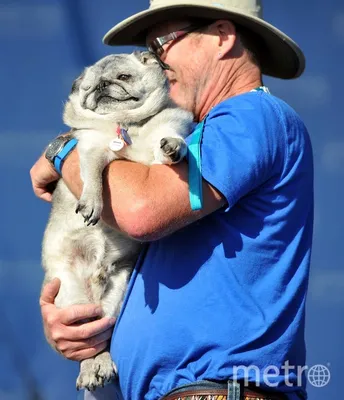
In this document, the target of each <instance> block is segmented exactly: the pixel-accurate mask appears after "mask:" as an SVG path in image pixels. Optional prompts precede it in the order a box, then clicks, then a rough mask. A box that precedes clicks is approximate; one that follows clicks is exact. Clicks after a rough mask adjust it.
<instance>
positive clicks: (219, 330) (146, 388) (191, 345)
mask: <svg viewBox="0 0 344 400" xmlns="http://www.w3.org/2000/svg"><path fill="white" fill-rule="evenodd" d="M201 154H202V175H203V177H204V179H205V180H206V181H208V182H209V183H210V184H211V185H213V186H214V187H215V188H217V189H218V190H219V191H220V192H221V193H222V194H223V195H224V197H225V198H226V199H227V203H228V204H227V205H226V206H225V207H223V208H222V209H220V210H218V211H216V212H214V213H212V214H211V215H209V216H207V217H205V218H203V219H202V220H200V221H198V222H196V223H193V224H191V225H190V226H187V227H185V228H183V229H181V230H179V231H177V232H175V233H173V234H171V235H170V236H168V237H165V238H163V239H161V240H158V241H155V242H152V243H150V244H149V246H148V248H147V250H146V251H145V253H144V254H142V255H141V258H140V260H139V262H138V263H137V266H136V269H135V271H134V274H133V276H132V278H131V281H130V284H129V288H128V293H127V296H126V299H125V302H124V306H123V308H122V313H121V315H120V317H119V318H118V321H117V325H116V328H115V331H114V334H113V338H112V344H111V354H112V357H113V359H114V361H115V363H116V365H117V367H118V371H119V383H120V387H121V391H122V393H123V397H124V399H125V400H143V399H145V400H157V399H159V398H160V397H162V396H163V395H164V394H166V393H167V392H169V391H170V390H172V389H173V388H175V387H178V386H181V385H185V384H188V383H192V382H195V381H197V380H202V379H215V380H226V379H228V378H233V377H237V378H238V379H239V378H242V377H245V374H244V370H240V368H239V367H240V366H246V367H248V366H254V367H253V368H252V369H250V370H249V371H248V372H247V373H248V375H249V376H248V379H249V381H253V382H256V380H257V379H258V380H259V382H260V384H261V387H262V388H264V389H266V383H265V382H268V383H270V385H273V387H272V388H271V390H279V391H284V392H288V393H289V394H290V397H289V398H290V399H299V398H301V397H299V396H298V395H297V392H299V393H300V394H302V393H303V395H304V396H305V379H304V376H303V380H302V384H301V385H300V382H299V387H297V373H296V371H297V366H304V365H305V342H304V318H305V301H306V291H307V285H308V276H309V264H310V255H311V243H312V229H313V157H312V148H311V143H310V139H309V136H308V133H307V130H306V128H305V126H304V124H303V123H302V121H301V119H300V117H299V116H298V115H297V114H296V113H295V111H294V110H293V109H292V108H290V107H289V106H288V105H287V104H285V103H284V102H283V101H281V100H279V99H278V98H276V97H274V96H272V95H270V94H267V93H264V92H250V93H246V94H242V95H239V96H236V97H232V98H230V99H228V100H225V101H223V102H222V103H220V104H218V105H217V106H216V107H214V108H213V109H212V110H211V111H210V113H209V115H208V117H207V119H206V123H205V127H204V132H203V139H202V144H201ZM166 185H168V182H166ZM165 190H166V188H165ZM286 361H287V362H288V363H289V366H294V368H290V369H289V370H288V371H287V372H289V373H288V376H287V378H288V379H287V380H286V379H285V378H284V374H285V371H286V370H285V369H283V368H281V367H282V366H283V365H285V362H286ZM269 366H273V367H272V368H273V369H269ZM267 368H268V369H267ZM276 368H278V371H280V372H278V371H277V372H276ZM264 373H265V374H270V375H269V377H268V378H267V375H264ZM257 376H258V378H257ZM264 379H265V382H264ZM266 379H267V380H266ZM291 385H293V386H291ZM300 386H301V387H300ZM270 387H271V386H270Z"/></svg>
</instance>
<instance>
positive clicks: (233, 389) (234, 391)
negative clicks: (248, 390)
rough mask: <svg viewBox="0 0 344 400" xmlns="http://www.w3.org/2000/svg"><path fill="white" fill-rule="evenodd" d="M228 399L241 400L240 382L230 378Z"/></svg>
mask: <svg viewBox="0 0 344 400" xmlns="http://www.w3.org/2000/svg"><path fill="white" fill-rule="evenodd" d="M227 385H228V394H227V400H240V383H239V382H237V381H232V380H228V381H227Z"/></svg>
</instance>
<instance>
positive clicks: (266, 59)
mask: <svg viewBox="0 0 344 400" xmlns="http://www.w3.org/2000/svg"><path fill="white" fill-rule="evenodd" d="M185 18H202V19H207V20H214V21H215V20H218V19H228V20H231V21H232V22H233V23H235V24H237V25H238V26H241V27H244V28H246V30H249V31H250V32H251V33H252V34H253V35H254V36H257V37H258V38H260V39H261V42H262V43H263V44H264V50H263V51H261V52H260V53H258V54H256V56H257V58H258V61H259V62H260V65H261V68H262V72H263V74H265V75H270V76H274V77H278V78H283V79H292V78H297V77H299V76H300V75H301V74H302V72H303V71H304V69H305V57H304V55H303V53H302V51H301V49H300V48H299V47H298V45H297V44H296V43H295V42H294V41H293V40H292V39H290V38H289V37H288V36H287V35H286V34H284V33H283V32H281V31H280V30H278V29H277V28H275V27H274V26H273V25H271V24H269V23H268V22H265V21H264V20H263V19H262V4H261V0H214V1H212V0H187V1H182V0H151V1H150V7H149V9H148V10H144V11H141V12H139V13H137V14H135V15H133V16H131V17H129V18H127V19H125V20H124V21H122V22H120V23H119V24H117V25H116V26H114V27H113V28H112V29H111V30H110V31H109V32H108V33H107V34H106V35H105V36H104V39H103V41H104V43H105V44H108V45H111V46H117V45H135V46H145V44H146V43H145V38H146V34H147V32H148V31H149V29H151V28H153V27H154V26H155V25H157V24H159V23H161V22H165V21H167V20H175V19H185Z"/></svg>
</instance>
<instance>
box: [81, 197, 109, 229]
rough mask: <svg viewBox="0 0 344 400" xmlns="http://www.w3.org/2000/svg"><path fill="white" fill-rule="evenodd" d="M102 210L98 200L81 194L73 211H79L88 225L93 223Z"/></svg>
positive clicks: (96, 220) (101, 204) (100, 202)
mask: <svg viewBox="0 0 344 400" xmlns="http://www.w3.org/2000/svg"><path fill="white" fill-rule="evenodd" d="M102 210H103V203H102V201H101V199H100V200H98V199H97V198H96V199H93V198H92V197H90V196H84V195H82V196H81V197H80V200H79V201H78V203H77V206H76V209H75V212H76V213H77V214H78V213H80V214H81V215H82V216H83V217H84V222H85V224H87V226H89V225H95V224H96V223H97V222H98V221H99V219H100V215H101V213H102Z"/></svg>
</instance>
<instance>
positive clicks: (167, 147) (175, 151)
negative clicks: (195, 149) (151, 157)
mask: <svg viewBox="0 0 344 400" xmlns="http://www.w3.org/2000/svg"><path fill="white" fill-rule="evenodd" d="M159 152H160V154H157V152H155V161H156V162H157V163H161V164H176V163H178V162H180V161H181V160H182V159H183V158H184V157H185V156H186V153H187V146H186V143H185V141H184V139H182V138H176V137H165V138H163V139H161V140H160V148H159V149H158V153H159Z"/></svg>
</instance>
